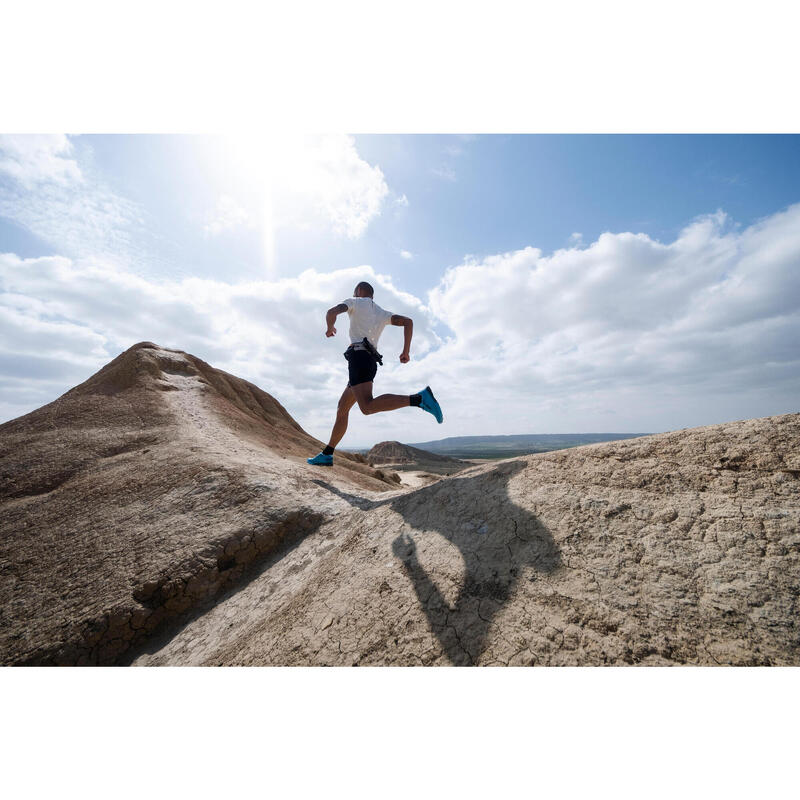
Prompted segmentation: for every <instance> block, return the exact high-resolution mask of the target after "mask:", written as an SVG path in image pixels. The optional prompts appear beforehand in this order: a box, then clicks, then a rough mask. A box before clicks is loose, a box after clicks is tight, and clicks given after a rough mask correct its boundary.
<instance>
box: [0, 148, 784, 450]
mask: <svg viewBox="0 0 800 800" xmlns="http://www.w3.org/2000/svg"><path fill="white" fill-rule="evenodd" d="M799 186H800V138H798V137H797V136H792V135H776V136H761V135H663V136H662V135H641V136H637V135H573V136H567V135H563V136H562V135H530V136H527V135H483V136H469V135H467V136H456V135H419V136H411V135H354V136H350V137H348V136H343V135H340V136H328V137H325V136H318V137H297V136H290V135H287V134H281V135H277V134H276V135H272V134H270V135H267V136H240V137H236V136H232V137H199V136H144V135H141V136H128V135H108V136H101V135H91V136H69V137H64V136H60V137H59V136H45V137H26V136H11V137H0V253H4V254H6V255H5V256H4V259H5V260H4V262H3V270H2V272H0V277H2V285H1V286H0V290H1V291H2V295H0V297H2V300H3V305H2V306H0V310H3V313H4V316H3V317H2V320H3V322H2V324H3V326H4V329H5V332H6V336H5V343H4V344H3V345H2V350H0V379H2V381H3V383H2V385H3V387H4V391H3V393H4V396H5V397H4V400H3V405H2V408H1V409H0V415H1V418H2V419H9V418H12V417H13V416H17V415H19V414H22V413H26V412H27V411H30V410H32V409H33V408H35V407H38V406H39V405H42V404H43V403H44V402H49V401H50V400H52V399H55V397H57V396H58V395H59V394H61V393H62V392H63V391H65V390H66V389H68V388H70V386H72V385H74V384H75V383H78V382H80V381H81V380H84V379H85V378H86V377H88V375H89V374H91V373H92V372H94V371H95V370H96V369H98V368H99V367H100V366H102V364H104V363H106V362H107V361H108V360H110V359H111V358H113V357H114V356H115V355H117V354H118V352H120V350H121V349H124V348H125V347H127V346H130V345H131V344H134V343H135V342H137V341H141V340H144V339H149V340H153V341H157V342H158V343H159V344H164V345H166V346H169V347H177V348H179V349H184V350H187V351H189V352H192V353H194V354H195V355H198V356H200V357H202V358H204V359H206V360H208V361H210V362H211V363H212V364H215V365H216V366H219V367H221V368H223V369H226V370H228V371H231V372H235V373H236V374H239V375H242V377H246V378H248V379H250V380H253V381H254V382H255V383H257V384H258V385H259V386H261V387H262V388H264V389H265V390H266V391H268V392H270V393H271V394H274V395H275V396H276V397H277V398H278V399H279V400H280V401H281V402H282V403H284V405H286V407H287V408H288V409H289V410H290V412H291V413H293V415H294V416H295V417H296V418H297V419H298V421H299V422H300V423H301V424H303V425H304V427H306V428H307V429H308V430H310V431H311V432H312V433H314V434H315V435H317V436H320V437H321V438H326V435H327V430H328V428H329V422H328V417H329V416H330V415H331V413H332V411H333V408H334V407H335V402H336V398H337V397H338V395H339V394H340V392H341V390H342V388H343V385H344V383H345V382H346V376H345V372H344V368H343V365H344V362H343V360H341V352H340V351H341V350H342V349H343V346H344V345H346V342H344V345H342V342H339V341H338V340H337V342H336V343H335V345H333V346H331V345H330V343H329V342H326V341H325V339H324V337H323V336H322V334H321V332H320V331H319V330H316V329H315V327H314V326H315V325H316V326H317V327H318V326H319V325H320V324H321V320H322V317H323V314H324V311H325V309H326V308H327V307H328V305H333V304H334V303H336V302H338V301H339V300H341V299H342V297H343V296H346V295H349V294H350V293H351V291H352V286H351V284H354V283H355V282H356V280H357V279H359V278H362V277H363V278H367V279H370V280H372V281H373V282H374V283H376V288H377V293H376V300H377V301H378V302H379V304H382V305H384V306H385V307H387V308H390V310H393V311H397V312H398V313H406V314H409V315H411V316H413V317H414V318H415V320H416V324H417V328H416V332H415V349H416V353H412V354H413V355H414V356H415V358H414V359H412V364H410V365H408V366H407V367H403V366H401V365H399V364H391V365H390V366H389V367H388V369H384V370H383V371H382V373H381V374H380V375H379V378H378V381H377V382H376V386H375V390H376V393H379V392H380V391H392V392H397V391H403V392H405V391H417V390H418V389H419V388H421V386H424V385H425V384H428V383H429V384H430V385H431V386H433V387H434V388H435V389H437V388H438V389H439V391H437V396H438V395H441V396H442V397H444V398H446V401H447V409H446V418H447V422H448V424H447V425H443V426H438V427H437V428H428V427H425V426H419V427H413V426H412V429H411V430H409V425H410V422H411V421H412V420H414V419H415V418H414V417H413V416H411V415H413V412H412V411H410V410H402V411H401V412H397V413H396V414H395V413H394V412H393V414H391V415H389V414H387V415H379V417H380V418H378V417H376V418H363V417H361V418H359V419H358V420H356V419H355V418H354V419H353V423H352V425H351V432H350V434H349V436H348V438H347V439H346V440H345V441H344V442H343V444H344V445H350V446H360V445H368V444H371V443H372V442H374V441H379V440H381V439H387V438H399V439H405V440H406V441H419V440H424V439H431V438H436V437H437V436H447V435H465V434H466V435H468V434H481V433H486V434H489V433H537V432H542V433H544V432H580V431H597V432H605V431H620V432H622V431H642V430H653V431H657V430H670V429H674V428H677V427H689V426H695V425H702V424H712V423H715V422H722V421H725V420H726V419H737V418H746V417H750V416H765V415H769V414H775V413H783V412H786V411H792V410H797V409H796V407H795V400H794V398H795V397H796V396H798V395H797V389H798V388H800V386H799V385H798V369H797V361H796V359H795V356H794V354H793V352H792V348H790V347H787V337H789V339H790V340H791V337H795V338H794V339H793V341H797V336H796V334H798V333H799V332H800V328H798V327H797V321H798V308H800V293H799V292H798V282H797V281H798V271H799V270H800V261H799V260H798V252H800V251H798V249H797V244H798V242H797V236H796V230H797V219H798V209H797V208H796V207H795V204H798V203H799V202H800V190H798V187H799ZM78 295H79V296H80V301H79V302H78V301H77V300H76V299H75V298H76V297H77V296H78ZM120 298H127V299H125V300H124V302H123V301H122V300H121V299H120ZM223 298H224V299H223ZM120 303H122V304H124V305H126V306H127V307H128V308H129V309H130V312H129V313H130V317H129V318H124V319H123V318H120V317H117V318H116V319H113V318H111V317H110V316H109V314H108V311H107V310H108V308H109V307H110V306H111V305H116V304H120ZM215 303H217V305H215ZM293 307H294V308H295V309H296V314H294V315H293V314H292V311H291V309H292V308H293ZM638 312H641V313H638ZM316 320H320V322H317V321H316ZM339 338H340V339H342V340H344V338H345V337H344V335H343V332H340V337H339ZM254 341H258V342H259V344H258V345H256V344H254ZM270 342H272V343H273V347H272V348H271V350H270V347H269V343H270ZM287 342H295V343H300V342H302V343H303V346H302V353H303V355H302V358H303V359H306V364H305V367H306V368H305V369H304V370H303V371H304V374H303V375H302V376H297V377H294V376H293V375H292V371H293V370H294V369H296V365H297V363H298V353H297V352H294V351H293V350H292V349H291V348H292V347H293V346H294V345H293V344H286V343H287ZM400 342H401V335H400V333H399V331H398V330H388V331H387V332H386V333H385V334H384V339H383V340H382V342H381V343H382V345H383V346H384V348H385V349H386V350H388V351H389V352H390V353H391V352H392V349H393V348H394V349H397V350H398V352H399V343H400ZM280 343H284V349H283V350H282V349H281V347H280V346H279V345H280ZM340 345H342V346H340ZM275 352H277V353H278V354H279V356H278V357H277V358H278V360H277V361H276V360H275V358H276V357H275V355H274V353H275ZM270 353H271V354H270ZM280 353H284V354H285V356H280ZM392 358H394V356H392ZM281 359H283V360H281ZM748 359H749V360H748ZM667 376H668V377H669V380H667ZM437 381H438V383H437ZM417 383H419V384H420V386H417V385H416V384H417ZM490 387H491V389H492V391H493V392H494V401H492V399H491V398H490V397H488V396H487V392H489V390H490ZM498 408H502V409H503V410H502V412H499V413H498ZM448 409H449V413H448Z"/></svg>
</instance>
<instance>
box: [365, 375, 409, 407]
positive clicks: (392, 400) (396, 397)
mask: <svg viewBox="0 0 800 800" xmlns="http://www.w3.org/2000/svg"><path fill="white" fill-rule="evenodd" d="M350 391H351V392H352V393H353V394H354V395H355V398H356V402H357V403H358V407H359V408H360V409H361V413H362V414H377V413H378V412H379V411H394V410H395V409H396V408H406V407H408V406H410V405H411V400H410V398H409V396H408V395H407V394H379V395H378V396H377V397H373V396H372V381H369V382H368V383H359V384H358V385H356V386H351V387H350Z"/></svg>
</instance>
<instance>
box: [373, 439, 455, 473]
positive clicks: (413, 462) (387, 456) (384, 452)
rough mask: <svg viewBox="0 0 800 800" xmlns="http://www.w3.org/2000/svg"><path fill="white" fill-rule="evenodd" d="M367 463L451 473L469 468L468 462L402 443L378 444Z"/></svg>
mask: <svg viewBox="0 0 800 800" xmlns="http://www.w3.org/2000/svg"><path fill="white" fill-rule="evenodd" d="M366 459H367V463H369V464H372V465H373V466H378V465H385V464H391V465H393V466H400V465H406V466H414V467H415V468H419V469H427V468H431V467H439V468H441V469H445V470H447V471H449V472H455V471H456V470H458V469H461V468H463V467H466V466H469V464H468V462H465V461H461V460H459V459H457V458H451V457H450V456H442V455H439V454H437V453H429V452H428V451H427V450H420V449H419V448H417V447H411V445H408V444H401V443H400V442H378V444H376V445H375V446H374V447H372V449H371V450H370V451H369V452H368V453H367V455H366Z"/></svg>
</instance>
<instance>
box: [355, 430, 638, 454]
mask: <svg viewBox="0 0 800 800" xmlns="http://www.w3.org/2000/svg"><path fill="white" fill-rule="evenodd" d="M649 435H650V434H649V433H522V434H511V435H508V436H449V437H448V438H446V439H437V440H435V441H432V442H409V443H408V446H409V447H416V448H418V449H420V450H426V451H427V452H429V453H436V454H437V455H442V456H449V457H450V458H468V459H473V458H486V459H495V458H515V457H517V456H524V455H530V454H532V453H547V452H550V451H551V450H565V449H566V448H568V447H580V446H582V445H587V444H598V443H599V442H615V441H618V440H621V439H636V438H638V437H639V436H649ZM345 449H348V448H345ZM354 452H358V453H362V454H364V455H366V454H367V453H368V452H369V450H368V448H364V449H358V450H354Z"/></svg>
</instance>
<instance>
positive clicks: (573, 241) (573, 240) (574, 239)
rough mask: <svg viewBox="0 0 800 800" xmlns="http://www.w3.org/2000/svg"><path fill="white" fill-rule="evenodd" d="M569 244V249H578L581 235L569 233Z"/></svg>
mask: <svg viewBox="0 0 800 800" xmlns="http://www.w3.org/2000/svg"><path fill="white" fill-rule="evenodd" d="M569 244H570V246H571V247H580V246H581V245H582V244H583V234H582V233H577V232H576V233H571V234H570V235H569Z"/></svg>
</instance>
